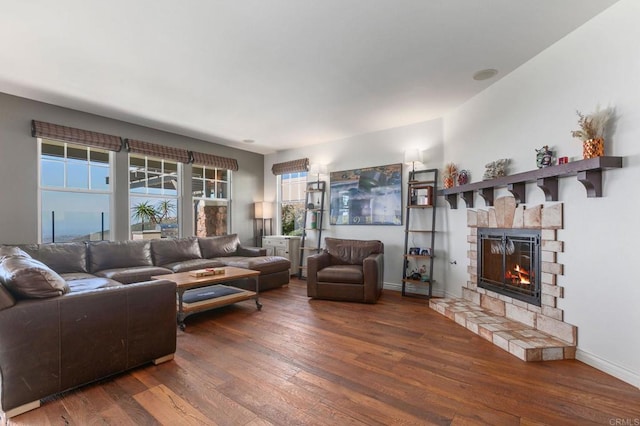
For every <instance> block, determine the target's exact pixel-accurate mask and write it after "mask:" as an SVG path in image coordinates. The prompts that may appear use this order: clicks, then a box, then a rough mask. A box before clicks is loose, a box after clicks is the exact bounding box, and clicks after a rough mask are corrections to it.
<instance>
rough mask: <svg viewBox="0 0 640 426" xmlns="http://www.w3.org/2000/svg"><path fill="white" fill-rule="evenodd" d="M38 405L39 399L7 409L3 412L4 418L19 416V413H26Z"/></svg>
mask: <svg viewBox="0 0 640 426" xmlns="http://www.w3.org/2000/svg"><path fill="white" fill-rule="evenodd" d="M39 407H40V400H38V401H33V402H28V403H26V404H23V405H21V406H19V407H16V408H12V409H11V410H9V411H5V412H4V416H5V419H10V418H11V417H15V416H19V415H20V414H23V413H26V412H27V411H31V410H35V409H36V408H39Z"/></svg>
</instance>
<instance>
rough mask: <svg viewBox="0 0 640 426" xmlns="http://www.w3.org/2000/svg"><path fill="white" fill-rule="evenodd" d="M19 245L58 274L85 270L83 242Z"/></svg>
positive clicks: (84, 245)
mask: <svg viewBox="0 0 640 426" xmlns="http://www.w3.org/2000/svg"><path fill="white" fill-rule="evenodd" d="M20 247H21V248H22V249H23V250H24V251H26V252H27V253H29V254H30V255H31V257H33V258H34V259H38V260H39V261H40V262H42V263H44V264H45V265H47V266H48V267H49V268H51V269H53V270H54V271H56V272H57V273H58V274H66V273H68V272H87V246H86V244H85V243H48V244H28V245H24V246H20Z"/></svg>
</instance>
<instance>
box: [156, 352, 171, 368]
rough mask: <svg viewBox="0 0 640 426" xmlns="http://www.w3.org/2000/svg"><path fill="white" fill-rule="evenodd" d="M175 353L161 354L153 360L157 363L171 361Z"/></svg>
mask: <svg viewBox="0 0 640 426" xmlns="http://www.w3.org/2000/svg"><path fill="white" fill-rule="evenodd" d="M173 355H174V354H169V355H165V356H161V357H160V358H156V359H154V360H153V363H154V364H155V365H158V364H162V363H163V362H167V361H171V360H172V359H173Z"/></svg>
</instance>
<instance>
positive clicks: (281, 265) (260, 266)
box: [217, 256, 291, 275]
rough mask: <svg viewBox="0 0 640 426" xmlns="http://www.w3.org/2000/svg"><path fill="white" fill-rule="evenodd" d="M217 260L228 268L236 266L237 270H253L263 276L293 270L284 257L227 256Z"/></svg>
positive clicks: (289, 262)
mask: <svg viewBox="0 0 640 426" xmlns="http://www.w3.org/2000/svg"><path fill="white" fill-rule="evenodd" d="M217 260H219V261H221V262H224V264H225V265H227V266H235V267H236V268H244V269H253V270H254V271H260V274H261V275H267V274H273V273H276V272H281V271H287V270H289V268H291V261H290V260H289V259H287V258H286V257H282V256H258V257H243V256H227V257H220V258H218V259H217Z"/></svg>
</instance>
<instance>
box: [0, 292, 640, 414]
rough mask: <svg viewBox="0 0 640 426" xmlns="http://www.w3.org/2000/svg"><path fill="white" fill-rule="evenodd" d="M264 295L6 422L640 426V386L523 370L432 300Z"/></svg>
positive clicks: (389, 295) (577, 368) (560, 368)
mask: <svg viewBox="0 0 640 426" xmlns="http://www.w3.org/2000/svg"><path fill="white" fill-rule="evenodd" d="M261 296H262V297H261V301H262V302H263V304H264V308H263V309H262V311H257V310H256V308H255V304H254V302H253V301H246V302H242V303H239V304H236V305H234V306H230V307H226V308H221V309H218V310H215V311H211V312H205V313H202V314H197V315H194V316H191V317H189V318H188V319H187V320H186V323H187V329H186V331H185V332H182V331H180V330H178V350H177V353H176V357H175V360H174V361H170V362H167V363H164V364H161V365H158V366H153V365H148V366H144V367H141V368H138V369H135V370H133V371H130V372H128V373H124V374H121V375H119V376H116V377H114V378H111V379H107V380H103V381H101V382H99V383H96V384H93V385H90V386H84V387H82V388H80V389H77V390H74V391H71V392H67V393H65V394H63V395H59V396H57V397H55V398H52V399H50V400H47V401H45V403H44V404H43V406H42V407H41V408H39V409H37V410H34V411H31V412H28V413H26V414H23V415H21V416H17V417H15V418H13V419H9V421H8V422H7V423H8V424H10V425H14V424H15V425H33V424H38V425H40V424H42V425H47V424H53V425H62V424H69V425H86V424H114V425H126V424H135V425H147V424H148V425H151V424H166V425H183V424H189V425H191V424H193V425H214V424H220V425H269V424H273V425H291V424H298V425H358V424H360V425H362V424H366V425H390V424H415V425H423V424H439V425H450V424H452V425H475V424H491V425H518V424H522V425H539V424H549V425H570V424H576V425H586V424H601V425H627V424H629V425H636V424H640V390H638V389H637V388H635V387H633V386H631V385H628V384H626V383H624V382H621V381H619V380H617V379H615V378H613V377H611V376H608V375H606V374H604V373H602V372H600V371H598V370H595V369H593V368H591V367H589V366H587V365H585V364H583V363H581V362H579V361H553V362H540V363H526V362H523V361H520V360H519V359H517V358H515V357H514V356H512V355H509V354H508V353H506V352H504V351H502V350H501V349H499V348H497V347H495V346H494V345H492V344H491V343H489V342H487V341H485V340H483V339H482V338H481V337H479V336H476V335H475V334H473V333H471V332H469V331H467V330H466V329H464V328H463V327H460V326H458V325H456V324H455V323H453V322H452V321H450V320H448V319H447V318H445V317H443V316H442V315H439V314H437V313H436V312H434V311H432V310H430V309H429V308H428V307H427V304H426V301H424V300H417V299H410V298H404V299H403V298H402V297H401V296H400V295H399V294H398V293H397V292H392V291H385V292H384V294H383V296H382V298H381V300H380V302H379V303H378V304H376V305H364V304H357V303H340V302H331V301H321V300H309V299H308V298H307V296H306V288H305V283H304V282H303V281H297V280H292V283H291V284H290V285H289V286H288V287H285V288H282V289H278V290H272V291H268V292H265V293H263V294H262V295H261ZM3 420H4V419H3ZM5 422H6V420H5Z"/></svg>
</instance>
